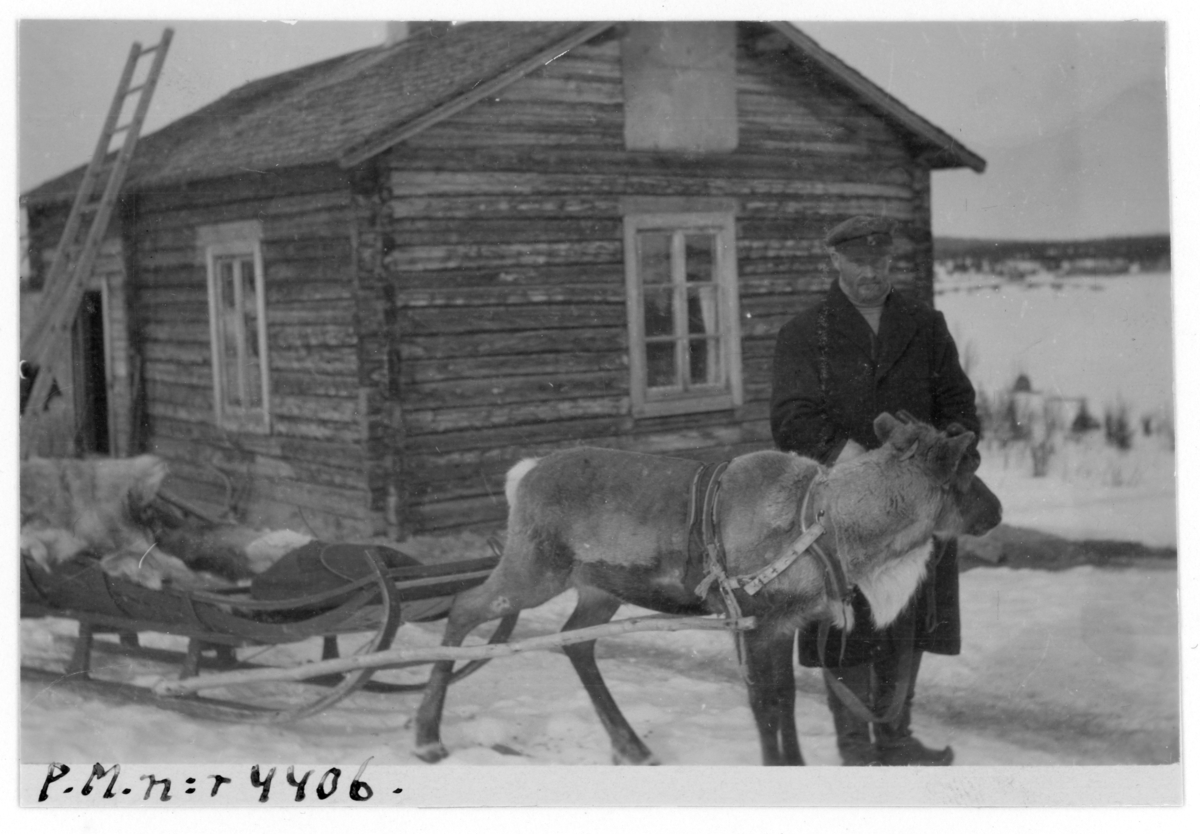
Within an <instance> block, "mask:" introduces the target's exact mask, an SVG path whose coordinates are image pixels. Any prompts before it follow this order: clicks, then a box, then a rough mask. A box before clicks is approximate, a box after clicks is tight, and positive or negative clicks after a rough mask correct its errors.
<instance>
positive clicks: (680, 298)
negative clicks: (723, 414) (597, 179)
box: [625, 200, 742, 417]
mask: <svg viewBox="0 0 1200 834" xmlns="http://www.w3.org/2000/svg"><path fill="white" fill-rule="evenodd" d="M696 202H697V201H688V203H687V204H688V205H695V204H696ZM681 203H682V201H676V200H670V201H663V200H629V201H627V202H626V204H625V275H626V289H627V303H628V312H629V334H630V346H629V365H630V382H631V391H630V399H631V402H632V405H633V414H634V416H635V417H641V416H659V415H668V414H684V413H688V412H694V411H715V410H719V409H728V408H733V407H735V406H738V405H741V403H742V390H741V388H742V379H741V376H742V374H741V338H740V332H739V327H738V297H737V258H736V249H735V246H734V220H733V207H732V206H731V205H730V206H728V207H727V208H726V210H721V211H690V212H688V211H662V210H658V211H655V210H646V209H654V208H656V207H657V208H660V209H661V208H671V207H678V206H679V205H680V204H681ZM712 204H716V205H720V206H724V203H723V201H706V205H709V206H710V207H712Z"/></svg>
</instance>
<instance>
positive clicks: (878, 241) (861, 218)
mask: <svg viewBox="0 0 1200 834" xmlns="http://www.w3.org/2000/svg"><path fill="white" fill-rule="evenodd" d="M894 228H895V223H894V222H893V221H891V220H889V219H888V218H886V217H878V216H875V217H872V216H870V215H866V214H860V215H857V216H856V217H851V218H850V219H849V220H843V221H842V222H841V223H838V224H837V225H836V226H834V227H833V228H832V229H830V230H829V232H828V234H826V235H825V245H826V246H832V247H833V248H835V249H842V248H844V247H850V248H854V249H859V248H862V249H888V248H891V245H892V230H893V229H894Z"/></svg>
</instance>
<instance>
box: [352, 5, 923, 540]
mask: <svg viewBox="0 0 1200 834" xmlns="http://www.w3.org/2000/svg"><path fill="white" fill-rule="evenodd" d="M620 66H621V63H620V47H619V41H618V40H616V39H615V38H612V37H607V38H603V37H602V38H601V39H599V40H597V41H593V42H591V43H589V44H587V45H584V46H582V47H577V48H575V49H573V50H571V51H570V52H569V53H567V54H565V55H563V56H561V57H559V58H557V59H556V60H554V61H553V62H551V63H550V64H548V65H546V66H545V67H543V68H541V69H540V70H538V71H537V72H535V73H534V74H532V75H531V76H529V77H527V78H525V79H523V80H521V81H519V82H517V83H515V84H513V85H512V86H511V87H508V88H506V89H505V90H504V91H502V93H501V94H499V95H498V96H495V97H492V98H489V99H487V100H485V101H483V102H481V103H479V104H477V105H475V106H473V107H472V108H470V109H468V110H466V111H464V112H462V113H460V114H458V115H456V116H454V117H452V118H450V119H447V120H445V121H443V122H441V123H440V124H438V125H436V126H434V127H432V128H430V129H428V130H427V131H425V132H423V133H421V134H418V135H416V136H414V137H412V138H410V139H408V140H407V141H406V142H405V143H403V144H402V145H399V146H397V147H396V148H394V149H393V150H392V151H391V152H389V153H388V154H387V155H386V156H385V157H384V159H383V164H384V171H383V174H384V176H383V178H382V185H383V188H384V190H383V194H382V200H383V206H382V215H381V222H382V225H383V233H382V237H381V238H380V245H381V246H382V247H383V250H382V261H381V269H377V270H375V271H374V272H373V273H371V274H369V275H368V274H365V272H360V281H362V282H364V283H370V282H373V281H379V282H381V283H382V286H381V288H380V292H381V293H383V294H389V295H390V303H391V305H392V310H393V314H392V319H391V323H390V324H389V325H388V327H389V328H390V329H389V330H388V332H387V334H386V338H387V339H388V340H390V345H391V347H390V351H391V353H392V355H393V357H394V360H395V362H394V365H393V366H392V367H391V369H390V373H391V380H392V382H391V385H392V387H393V390H397V391H398V394H395V395H393V404H394V407H395V409H396V411H398V412H399V414H395V413H393V415H392V419H393V420H394V424H395V425H396V426H397V427H398V428H399V430H398V431H397V432H396V433H395V435H394V436H393V438H394V441H395V445H394V447H393V449H392V455H393V458H392V460H393V462H394V468H393V477H394V478H395V484H396V490H395V495H394V496H393V498H394V501H395V502H396V503H397V504H398V510H397V513H396V517H397V518H398V519H399V520H400V522H401V525H402V527H404V528H405V529H408V530H410V531H427V530H437V529H442V528H447V527H451V526H459V525H464V524H489V523H497V522H500V521H502V519H503V515H504V512H505V504H504V495H503V479H504V473H505V472H506V470H507V469H508V468H509V467H510V466H511V465H512V464H513V463H514V462H516V461H517V460H518V459H520V458H521V457H523V456H526V455H530V454H540V453H545V452H546V451H549V450H551V449H554V448H559V447H563V446H570V445H574V444H578V443H584V442H586V443H589V444H596V445H604V446H613V447H620V448H630V449H638V450H643V451H650V452H658V453H666V454H683V455H689V456H694V457H698V458H717V457H721V456H724V455H728V454H733V453H736V452H739V451H744V450H746V449H749V448H757V447H764V446H769V445H770V433H769V427H768V422H767V414H768V405H769V397H770V366H771V355H772V351H773V345H774V337H775V334H776V332H777V331H778V329H779V327H780V326H781V325H782V324H783V323H784V322H785V321H786V320H787V319H788V318H789V317H791V316H792V315H795V314H796V313H797V312H799V311H800V310H801V309H803V308H804V307H805V306H806V305H809V304H811V303H813V302H814V301H815V300H817V299H818V298H819V297H820V295H821V294H822V293H823V292H824V290H825V289H826V288H827V286H828V283H829V280H830V272H829V271H828V268H827V259H826V257H825V255H824V253H823V251H822V247H821V244H820V239H821V237H822V235H823V233H824V231H825V230H826V229H827V228H828V227H830V226H832V225H833V224H834V223H836V222H838V221H839V220H841V219H842V218H844V217H845V216H848V215H851V214H855V213H860V212H886V213H887V214H888V215H890V216H892V217H894V218H897V219H899V220H901V221H903V222H904V223H905V224H906V225H907V226H908V227H909V228H910V229H911V230H912V234H911V235H910V242H909V244H908V245H907V248H904V249H902V251H901V253H900V256H899V257H898V259H897V263H896V265H895V270H896V272H897V277H898V279H899V280H898V283H899V284H900V285H901V286H905V285H907V286H909V287H911V288H916V289H917V290H918V291H919V293H920V294H921V295H923V296H924V297H926V298H929V297H931V294H932V271H931V264H930V258H929V255H930V252H931V250H930V245H931V239H932V238H931V235H930V234H929V206H928V183H929V175H928V170H927V169H925V168H924V167H923V166H922V165H921V164H920V163H918V162H916V161H915V160H914V159H913V157H912V155H911V154H910V153H909V152H908V150H907V149H906V148H905V146H904V144H903V142H902V140H901V138H900V136H899V135H898V134H897V133H896V132H895V131H894V130H893V129H892V128H891V127H889V126H888V125H887V124H886V123H884V122H883V121H882V120H881V119H879V118H877V117H876V116H874V115H872V114H871V113H870V112H869V111H867V110H866V109H865V108H863V107H861V106H860V105H858V104H856V103H855V102H853V101H851V100H849V99H847V97H846V96H845V94H844V93H843V92H842V91H841V90H840V89H838V88H836V87H834V86H833V85H831V84H829V83H820V82H819V81H817V80H815V79H816V78H817V77H816V76H815V75H814V74H813V72H812V71H811V70H810V69H808V68H806V67H804V66H802V65H797V64H796V63H795V62H794V61H793V60H792V59H791V58H788V57H786V56H784V55H783V54H782V53H781V52H778V51H762V52H760V51H759V47H758V46H757V45H756V44H755V43H754V42H753V40H752V39H751V37H750V36H749V35H748V34H747V30H746V29H745V28H743V29H742V35H741V37H740V41H739V47H738V55H737V102H738V116H739V119H740V120H741V123H740V144H739V147H738V149H737V150H736V151H735V152H732V153H722V154H707V155H687V154H670V153H652V152H638V153H631V152H627V151H626V150H625V147H624V127H623V118H624V113H623V102H622V82H621V76H620ZM630 195H638V196H676V197H688V196H696V197H713V196H721V197H730V198H734V199H736V200H737V202H738V206H739V209H738V212H737V240H738V250H737V257H738V273H739V276H740V304H741V313H742V321H741V328H742V355H743V367H744V380H745V404H744V405H743V406H742V407H740V408H738V409H736V410H732V411H727V412H717V413H710V414H695V415H681V416H676V417H669V418H655V419H638V420H636V421H635V420H634V419H633V418H632V417H631V415H630V402H629V367H628V343H627V333H626V317H625V307H624V298H625V276H624V266H623V255H622V219H621V214H620V211H619V203H620V200H621V198H622V197H625V196H630ZM381 323H382V322H381Z"/></svg>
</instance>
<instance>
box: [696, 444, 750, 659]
mask: <svg viewBox="0 0 1200 834" xmlns="http://www.w3.org/2000/svg"><path fill="white" fill-rule="evenodd" d="M728 466H729V461H721V462H720V463H715V464H704V465H703V466H701V467H700V468H699V469H697V470H696V475H695V477H694V478H693V479H692V489H691V492H690V495H689V499H688V531H689V533H688V535H689V537H690V538H689V543H690V541H691V540H694V539H695V538H697V533H698V538H699V539H700V542H701V544H702V546H703V550H704V568H705V576H704V579H703V580H701V582H700V584H699V585H697V586H696V596H698V597H700V598H701V599H703V598H705V597H707V596H708V592H709V589H710V588H711V587H712V585H713V583H714V582H715V583H716V584H717V590H718V591H719V592H720V595H721V604H722V605H723V606H724V608H725V616H726V617H728V618H731V619H740V618H741V616H742V609H741V606H740V605H738V601H737V598H736V597H734V595H733V588H734V585H733V583H731V582H730V579H729V576H728V574H726V572H725V545H724V543H723V542H722V541H721V534H720V531H719V529H718V527H717V496H718V495H719V494H720V491H721V475H722V474H723V473H724V472H725V469H726V468H727V467H728ZM702 489H703V493H704V498H703V500H700V493H701V490H702ZM697 527H698V528H699V530H697ZM745 645H746V636H745V634H744V633H742V632H740V631H739V632H737V633H736V634H734V649H735V650H736V652H737V660H738V669H740V670H741V674H742V677H743V678H745V679H747V680H748V679H749V678H748V670H747V668H746V648H745Z"/></svg>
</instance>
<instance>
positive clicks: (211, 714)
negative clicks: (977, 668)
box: [21, 546, 755, 724]
mask: <svg viewBox="0 0 1200 834" xmlns="http://www.w3.org/2000/svg"><path fill="white" fill-rule="evenodd" d="M358 547H359V549H360V550H361V552H362V556H363V559H364V560H365V562H366V564H365V567H366V570H365V571H364V572H363V576H362V577H361V578H358V579H354V580H351V581H347V582H346V583H345V584H343V585H341V586H339V587H337V588H335V589H330V590H323V591H320V592H317V593H312V594H305V595H300V596H295V597H292V598H288V599H279V600H262V599H255V598H253V597H252V596H251V594H250V590H249V589H247V588H236V589H228V590H221V591H195V590H193V591H183V590H178V589H171V588H163V589H161V590H154V589H150V588H146V587H144V586H142V585H139V584H136V583H133V582H130V581H128V580H125V579H122V578H119V577H113V576H110V575H108V574H107V573H105V572H104V571H103V570H101V569H100V568H99V566H98V563H96V562H94V561H91V560H81V561H80V562H79V563H77V564H72V565H70V566H69V567H68V568H67V569H65V570H64V569H61V567H60V569H59V570H57V571H56V572H55V573H53V574H48V573H46V572H44V571H41V570H40V569H38V568H37V567H34V566H31V565H30V564H29V563H28V561H27V560H24V559H22V561H21V616H22V617H62V618H68V619H72V620H75V621H76V622H77V623H78V624H79V634H78V637H77V638H76V642H75V647H74V652H73V654H72V656H71V659H70V661H69V662H68V663H67V666H66V668H65V669H64V670H62V671H49V670H45V669H38V668H33V667H29V666H22V669H21V674H22V677H23V678H24V679H27V680H37V681H42V682H45V683H46V684H47V685H51V686H54V687H59V688H66V689H71V690H77V691H81V692H84V693H86V694H91V695H100V696H102V697H111V698H115V699H117V700H119V701H121V702H133V703H141V704H147V705H151V706H155V707H160V708H164V709H170V710H174V711H177V712H181V713H184V714H188V715H192V716H196V717H201V718H209V719H218V720H225V721H240V722H251V723H262V724H271V723H284V722H289V721H295V720H298V719H301V718H305V717H307V716H312V715H315V714H317V713H320V712H323V711H325V710H327V709H329V708H330V707H332V706H333V705H335V704H337V703H338V702H339V701H341V700H343V699H344V698H346V697H347V696H349V695H350V694H352V693H354V692H357V691H364V692H376V693H385V694H391V693H404V692H415V691H421V690H423V689H424V688H425V683H424V681H422V682H416V683H399V682H392V681H382V680H378V679H372V676H373V675H374V674H375V673H376V672H378V671H383V670H395V669H404V668H408V667H420V666H427V665H429V664H431V663H433V662H436V661H438V660H453V661H456V662H457V661H460V660H461V661H465V662H464V663H462V664H461V665H459V666H458V667H457V668H455V670H454V672H453V676H452V679H451V680H452V682H457V681H460V680H462V679H463V678H465V677H466V676H467V675H470V674H471V673H473V672H475V671H477V670H478V669H479V668H481V667H482V666H483V665H485V664H486V663H488V662H489V661H490V660H491V659H493V658H496V657H505V656H511V655H515V654H519V653H522V652H527V651H553V650H557V649H560V648H561V647H562V646H564V645H568V644H570V643H577V642H583V641H587V640H596V639H598V638H601V637H611V636H615V635H618V634H625V633H629V632H633V631H639V632H646V631H659V632H661V631H679V630H683V629H720V630H731V631H743V630H746V629H750V628H753V627H754V625H755V621H754V618H752V617H748V618H741V619H729V620H727V619H723V618H712V617H663V616H648V617H634V618H629V619H626V620H619V621H616V622H612V623H608V624H606V625H601V626H594V627H592V628H588V629H579V630H576V631H570V632H562V633H559V634H552V635H543V636H537V637H531V638H527V639H525V640H522V641H518V642H515V643H508V642H507V641H508V638H509V637H510V636H511V634H512V632H513V629H514V628H515V626H516V623H517V616H518V615H517V614H512V615H509V616H507V617H504V618H503V619H501V620H500V621H499V623H498V624H497V626H496V627H495V630H494V631H493V632H492V634H491V636H490V638H489V640H488V643H487V644H486V645H477V646H463V647H455V648H445V647H440V646H439V647H427V648H417V649H393V648H392V647H391V644H392V640H393V638H394V637H395V635H396V633H397V631H398V630H399V628H400V626H401V625H403V624H404V623H406V622H429V621H432V620H437V619H441V618H443V617H445V616H446V614H447V612H448V611H449V608H450V604H451V603H452V602H453V597H454V595H455V594H457V593H459V592H461V591H464V590H466V589H468V588H471V587H474V586H475V585H478V584H480V583H482V582H483V581H484V580H485V579H486V578H487V576H488V575H489V574H490V573H491V571H492V569H493V568H494V567H495V566H496V564H497V563H498V562H499V557H498V556H491V557H486V558H479V559H469V560H463V561H456V562H449V563H446V564H438V565H417V566H411V567H401V568H395V567H388V566H387V564H386V563H385V561H384V559H383V558H382V557H381V556H380V554H379V552H378V550H380V549H375V548H371V547H361V546H358ZM149 632H154V633H159V634H166V635H174V636H178V637H184V638H186V639H187V649H186V651H175V650H169V649H163V648H156V647H153V646H147V645H143V644H142V642H141V640H140V637H139V635H144V634H147V633H149ZM113 635H115V637H116V639H115V640H114V639H110V637H111V636H113ZM352 635H353V636H355V637H356V638H357V639H360V640H361V639H362V638H363V636H364V635H365V637H366V640H365V642H364V643H363V644H362V645H360V646H359V647H358V648H357V650H356V651H354V652H353V653H352V654H350V655H347V656H342V655H341V653H340V650H339V643H338V640H339V638H343V637H349V636H352ZM98 637H99V638H100V639H97V638H98ZM313 637H320V638H321V639H322V653H321V658H320V659H319V660H315V661H312V662H304V663H299V664H296V663H291V664H277V665H272V664H268V663H263V662H256V661H255V660H254V659H252V658H245V657H239V654H238V652H239V651H246V650H250V651H251V652H252V651H253V650H254V649H255V648H261V649H267V650H269V649H270V648H272V647H278V646H284V645H287V644H293V643H299V642H302V641H306V640H309V639H311V638H313ZM96 652H104V653H107V654H116V655H121V656H125V657H130V658H140V659H143V660H150V661H155V662H157V663H166V664H170V665H172V666H173V667H175V668H176V669H177V670H178V671H177V672H176V673H175V674H174V675H171V674H164V675H159V676H152V677H153V678H154V679H153V681H152V682H151V683H150V684H149V685H133V684H127V683H122V682H117V681H108V680H103V679H101V678H99V677H95V676H93V674H92V659H93V657H94V655H95V653H96ZM292 683H302V684H310V685H315V686H318V687H320V688H321V691H320V692H319V693H318V694H316V695H315V696H313V697H311V698H307V699H305V700H303V701H299V702H298V701H297V699H296V697H295V689H294V688H289V689H287V691H286V694H284V695H280V694H279V693H278V692H277V690H278V689H279V688H280V686H281V685H282V684H292ZM213 689H219V690H222V691H225V692H235V693H241V694H240V697H238V696H230V695H225V696H224V697H212V696H207V695H205V696H202V695H200V694H199V693H200V692H201V691H205V690H213ZM281 697H282V698H284V700H283V701H282V702H281V701H280V698H281Z"/></svg>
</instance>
